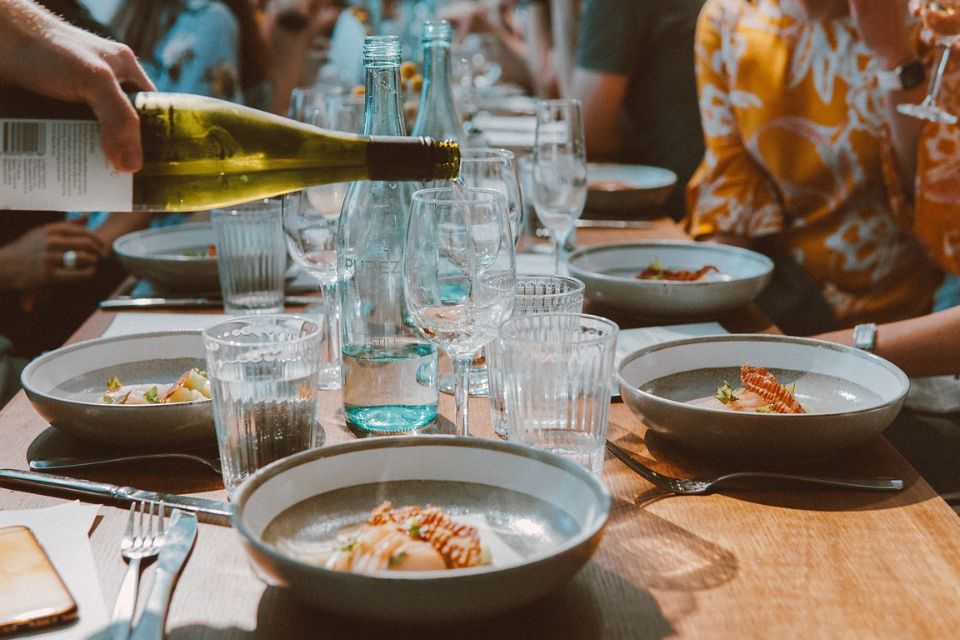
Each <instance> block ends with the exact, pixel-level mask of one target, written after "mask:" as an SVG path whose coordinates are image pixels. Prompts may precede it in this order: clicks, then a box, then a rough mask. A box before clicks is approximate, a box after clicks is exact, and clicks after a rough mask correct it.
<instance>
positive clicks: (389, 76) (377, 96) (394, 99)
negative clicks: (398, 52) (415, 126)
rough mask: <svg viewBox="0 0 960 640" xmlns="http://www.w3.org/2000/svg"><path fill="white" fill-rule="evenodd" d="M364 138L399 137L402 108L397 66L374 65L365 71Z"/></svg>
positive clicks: (402, 133)
mask: <svg viewBox="0 0 960 640" xmlns="http://www.w3.org/2000/svg"><path fill="white" fill-rule="evenodd" d="M364 90H365V91H366V94H365V96H366V97H365V99H364V123H363V133H364V134H365V135H381V136H402V135H404V127H403V105H402V103H401V97H400V65H399V61H398V63H397V64H387V63H384V62H376V63H375V64H367V66H366V69H365V72H364Z"/></svg>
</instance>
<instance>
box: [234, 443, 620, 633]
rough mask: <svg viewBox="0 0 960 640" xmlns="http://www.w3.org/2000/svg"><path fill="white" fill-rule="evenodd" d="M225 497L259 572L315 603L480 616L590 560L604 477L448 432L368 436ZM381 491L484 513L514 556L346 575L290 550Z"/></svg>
mask: <svg viewBox="0 0 960 640" xmlns="http://www.w3.org/2000/svg"><path fill="white" fill-rule="evenodd" d="M232 500H233V502H234V504H235V506H236V511H235V514H234V517H233V524H234V528H235V529H236V530H237V531H238V532H239V534H240V536H241V538H242V540H243V543H244V546H245V548H246V550H247V552H248V553H249V554H250V557H251V559H252V560H253V562H254V565H255V566H256V567H257V568H258V570H259V572H260V573H261V575H262V576H263V577H264V579H265V580H267V581H268V582H270V583H273V584H278V585H282V586H286V587H289V589H290V590H291V591H292V592H293V593H294V594H295V595H296V596H297V597H298V598H299V599H301V600H303V601H304V602H306V603H308V604H310V605H312V606H316V607H319V608H322V609H326V610H329V611H333V612H337V613H341V614H346V615H352V616H363V617H377V618H382V619H390V620H405V621H411V622H412V621H416V622H432V621H438V620H444V619H454V618H461V617H465V616H477V615H488V614H492V613H494V612H497V611H500V610H503V609H507V608H511V607H514V606H518V605H521V604H524V603H527V602H530V601H532V600H534V599H536V598H538V597H540V596H542V595H544V594H546V593H548V592H550V591H551V590H553V589H554V588H556V587H558V586H559V585H561V584H563V583H564V582H566V581H567V580H568V579H569V578H570V577H571V576H573V575H574V574H575V573H576V572H577V571H578V570H579V569H580V568H581V567H582V566H583V565H584V564H585V563H586V562H587V560H589V558H590V556H591V554H592V553H593V552H594V550H595V549H596V547H597V544H598V543H599V542H600V538H601V537H602V535H603V530H604V527H605V524H606V521H607V517H608V515H609V512H610V495H609V493H608V492H607V490H606V488H605V487H604V486H603V483H601V482H600V481H599V480H598V479H597V478H596V477H594V476H593V475H591V474H590V473H589V472H587V471H586V469H584V468H582V467H580V466H578V465H576V464H574V463H572V462H570V461H568V460H564V459H562V458H559V457H557V456H555V455H553V454H550V453H547V452H545V451H539V450H536V449H531V448H529V447H525V446H522V445H518V444H512V443H506V442H499V441H493V440H485V439H481V438H453V437H450V436H409V437H398V438H375V439H365V440H359V441H355V442H350V443H346V444H341V445H336V446H332V447H325V448H321V449H314V450H312V451H307V452H304V453H299V454H295V455H293V456H291V457H289V458H286V459H284V460H280V461H277V462H275V463H273V464H271V465H269V466H267V467H264V468H263V469H261V470H260V471H258V472H257V473H255V474H254V475H252V476H250V478H248V479H247V480H246V481H245V482H244V483H243V484H242V485H241V486H240V487H239V489H238V490H237V493H236V494H235V495H234V496H233V498H232ZM383 500H391V501H392V502H393V504H394V506H405V505H410V504H433V505H437V506H440V507H443V508H445V509H447V510H448V512H449V513H450V514H451V515H453V516H454V517H456V516H457V515H463V514H465V513H472V514H483V515H485V516H486V519H487V522H488V524H489V525H490V527H491V528H492V529H495V530H496V532H497V536H498V538H499V540H500V541H501V542H502V543H505V544H507V545H509V547H510V549H512V551H513V553H515V554H516V556H515V557H514V558H513V562H508V563H506V564H502V562H503V557H502V556H501V561H500V563H498V560H497V552H496V550H494V551H493V564H492V565H487V566H483V567H477V568H471V569H459V570H451V571H424V572H403V573H400V572H393V573H391V572H384V573H375V574H354V573H341V572H337V571H330V570H327V569H324V568H322V567H320V566H317V565H315V564H309V563H307V562H305V561H302V560H300V559H298V558H297V557H295V556H296V554H295V553H292V552H291V551H290V550H291V549H297V548H309V546H310V545H311V543H313V544H315V543H316V541H317V540H328V539H330V538H331V537H333V535H334V534H335V532H336V531H337V530H339V529H340V528H341V527H343V526H345V525H349V524H354V523H358V522H362V521H364V520H366V518H367V517H368V516H369V514H370V511H371V510H372V509H373V508H374V507H376V506H377V505H378V504H379V503H380V502H382V501H383ZM304 501H307V502H304ZM281 514H284V515H283V516H282V517H281V518H280V519H279V520H278V516H281ZM275 521H276V522H275ZM271 523H274V525H273V527H271V528H270V529H269V532H270V533H269V536H268V537H270V539H271V540H272V542H273V544H268V543H267V542H265V541H264V537H265V535H264V534H265V531H268V525H271ZM281 523H282V524H281ZM275 531H280V532H282V534H281V535H279V536H275V535H274V534H273V533H272V532H275ZM428 635H429V634H428Z"/></svg>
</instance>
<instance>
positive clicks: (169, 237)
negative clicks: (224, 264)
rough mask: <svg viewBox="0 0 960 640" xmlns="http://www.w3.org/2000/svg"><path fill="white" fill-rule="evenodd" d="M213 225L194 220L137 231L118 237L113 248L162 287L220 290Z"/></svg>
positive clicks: (129, 265)
mask: <svg viewBox="0 0 960 640" xmlns="http://www.w3.org/2000/svg"><path fill="white" fill-rule="evenodd" d="M209 245H216V237H215V236H214V233H213V227H212V226H211V225H210V224H209V223H207V222H194V223H188V224H181V225H176V226H173V227H161V228H159V229H144V230H143V231H134V232H133V233H128V234H126V235H124V236H121V237H119V238H117V239H116V241H114V243H113V251H114V253H116V254H117V257H118V258H119V259H120V263H121V264H123V266H124V267H126V268H127V270H129V271H130V273H132V274H133V275H135V276H136V277H138V278H141V279H143V280H146V281H147V282H149V283H150V284H152V285H153V286H154V287H156V288H157V289H158V290H160V291H191V292H208V291H220V276H219V271H218V269H217V258H216V256H209V255H206V253H205V252H206V250H207V247H208V246H209Z"/></svg>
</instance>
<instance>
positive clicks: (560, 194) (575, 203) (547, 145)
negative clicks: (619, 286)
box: [531, 100, 587, 273]
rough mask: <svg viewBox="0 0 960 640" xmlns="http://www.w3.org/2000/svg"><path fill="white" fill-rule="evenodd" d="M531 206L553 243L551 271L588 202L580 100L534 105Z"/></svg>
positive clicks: (554, 101) (557, 271) (558, 268)
mask: <svg viewBox="0 0 960 640" xmlns="http://www.w3.org/2000/svg"><path fill="white" fill-rule="evenodd" d="M531 182H532V184H533V206H534V209H535V210H536V212H537V218H539V219H540V223H541V224H542V225H543V226H544V227H546V229H547V230H548V231H549V232H550V236H551V237H552V238H553V241H554V243H555V245H556V247H555V248H556V253H555V257H554V271H555V272H556V273H560V255H561V252H562V251H563V244H564V242H565V241H566V239H567V235H568V234H569V233H570V230H571V229H573V225H574V223H575V222H576V220H577V218H579V217H580V214H582V213H583V206H584V205H585V204H586V203H587V155H586V149H585V147H584V142H583V115H582V113H581V110H580V101H579V100H543V101H541V102H539V103H538V104H537V129H536V141H535V143H534V147H533V177H532V179H531Z"/></svg>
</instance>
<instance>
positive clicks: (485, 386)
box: [440, 149, 524, 396]
mask: <svg viewBox="0 0 960 640" xmlns="http://www.w3.org/2000/svg"><path fill="white" fill-rule="evenodd" d="M457 181H458V182H459V183H460V184H461V185H463V186H464V187H473V188H484V189H493V190H495V191H499V192H500V193H501V194H503V197H504V198H505V199H506V204H507V217H508V218H509V219H510V230H511V231H512V233H513V244H514V247H516V245H517V242H518V241H519V238H520V234H521V233H522V231H523V223H524V221H523V211H524V209H523V198H522V196H521V192H520V178H519V175H518V172H517V163H516V159H515V157H514V155H513V152H512V151H508V150H506V149H463V150H461V151H460V174H459V176H458V177H457ZM454 389H455V386H454V381H453V374H452V373H448V374H446V375H444V376H443V377H441V378H440V390H441V391H443V392H445V393H453V392H454ZM489 392H490V384H489V379H488V376H487V366H486V360H485V358H484V354H483V352H482V351H481V353H480V354H479V355H478V357H477V358H476V359H475V360H474V362H473V364H472V366H471V367H470V379H469V393H470V395H471V396H486V395H488V394H489Z"/></svg>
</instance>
